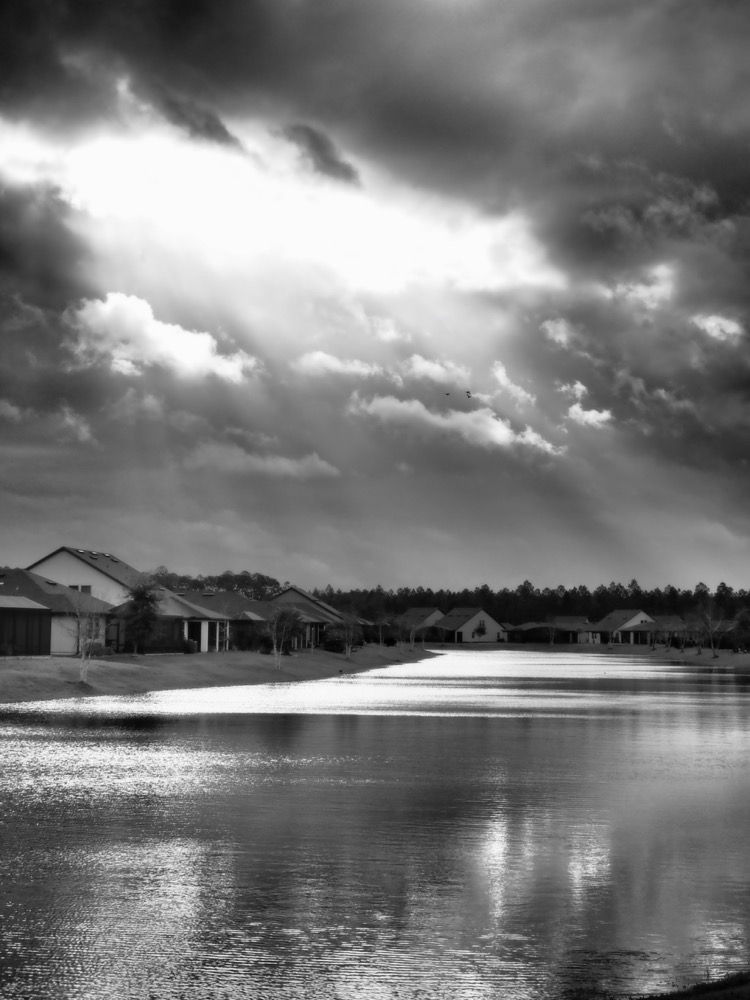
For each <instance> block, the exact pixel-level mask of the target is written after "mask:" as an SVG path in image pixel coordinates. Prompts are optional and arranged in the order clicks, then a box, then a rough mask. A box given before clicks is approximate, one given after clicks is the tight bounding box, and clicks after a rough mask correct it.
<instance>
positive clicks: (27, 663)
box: [0, 643, 750, 705]
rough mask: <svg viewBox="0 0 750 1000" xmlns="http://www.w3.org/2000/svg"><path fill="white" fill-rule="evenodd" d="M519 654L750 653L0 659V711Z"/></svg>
mask: <svg viewBox="0 0 750 1000" xmlns="http://www.w3.org/2000/svg"><path fill="white" fill-rule="evenodd" d="M452 650H455V651H457V652H458V651H461V650H463V651H466V652H477V651H481V652H484V651H486V652H497V651H507V652H519V653H552V654H553V655H554V654H558V655H560V654H567V655H568V656H570V655H571V654H573V655H576V656H578V655H580V656H584V657H585V656H592V655H597V654H598V655H600V656H604V657H606V656H616V657H625V658H630V657H633V658H638V659H640V660H646V661H649V662H651V663H653V665H654V666H665V667H675V666H685V667H688V668H693V669H698V670H701V671H714V670H718V671H721V672H727V673H730V672H731V673H738V674H743V675H744V674H748V675H750V653H733V652H732V651H731V650H721V651H720V652H719V655H718V656H716V657H714V656H713V655H712V653H711V651H710V649H709V650H706V649H703V651H702V652H701V653H697V652H696V651H695V650H694V649H688V650H675V649H669V650H667V649H665V648H664V647H663V646H659V647H657V648H656V649H655V650H651V649H650V647H648V646H631V645H629V644H627V645H626V644H623V645H615V646H606V645H603V644H602V645H594V644H588V643H586V644H570V645H564V644H554V645H549V644H548V643H482V644H479V643H466V644H464V645H458V646H454V645H452V644H448V645H445V646H437V645H435V644H430V645H429V646H425V647H423V646H421V645H415V646H414V647H410V646H408V645H406V644H402V645H397V646H379V645H375V644H371V645H367V646H363V647H360V648H359V649H356V650H355V651H354V652H352V655H351V658H350V659H348V660H347V659H346V657H345V656H344V654H343V653H328V652H326V651H325V650H323V649H315V650H300V651H299V652H297V653H293V654H292V655H291V656H282V657H281V667H280V669H278V670H277V669H276V665H275V662H274V658H273V656H272V655H270V654H263V653H258V652H254V653H253V652H230V653H193V654H185V653H163V654H159V653H154V654H146V655H138V656H134V655H132V654H120V655H117V656H112V657H106V658H102V659H97V660H91V662H90V665H89V671H88V681H87V683H86V684H82V683H81V682H80V680H79V675H80V660H79V659H78V658H77V657H74V656H48V657H2V658H0V705H2V704H6V705H7V704H19V703H24V702H32V701H33V702H38V701H57V700H59V699H62V698H95V697H97V696H102V695H106V696H116V695H123V696H136V695H142V694H148V693H149V692H151V691H174V690H178V689H181V688H203V687H230V686H234V685H245V684H280V683H296V682H300V683H302V682H305V681H312V680H323V679H326V678H331V677H337V676H338V675H339V674H357V673H362V672H364V671H366V670H373V669H376V668H378V667H387V666H393V665H396V664H399V663H418V662H420V661H423V660H429V659H433V658H434V657H436V656H439V655H440V654H441V653H442V652H449V651H452Z"/></svg>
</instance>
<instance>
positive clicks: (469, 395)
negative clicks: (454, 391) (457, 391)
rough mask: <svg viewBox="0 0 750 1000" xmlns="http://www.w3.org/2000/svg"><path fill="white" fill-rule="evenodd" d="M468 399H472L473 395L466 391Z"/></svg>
mask: <svg viewBox="0 0 750 1000" xmlns="http://www.w3.org/2000/svg"><path fill="white" fill-rule="evenodd" d="M466 398H467V399H471V393H470V392H469V390H468V389H467V390H466Z"/></svg>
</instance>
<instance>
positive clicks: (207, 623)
mask: <svg viewBox="0 0 750 1000" xmlns="http://www.w3.org/2000/svg"><path fill="white" fill-rule="evenodd" d="M157 592H158V594H159V609H158V619H157V622H156V625H155V627H154V630H153V632H152V635H151V636H150V638H149V640H148V642H147V643H146V652H148V653H157V652H158V653H168V652H177V651H182V650H183V649H184V648H185V645H186V643H187V642H188V641H189V640H192V641H193V642H194V643H195V648H196V649H197V651H198V652H201V653H208V652H215V651H218V650H224V649H227V640H228V619H227V617H226V616H225V615H224V614H222V613H221V611H220V610H216V611H214V610H212V609H210V608H206V607H203V606H201V605H198V604H194V603H193V602H192V601H188V600H186V599H185V598H184V597H181V596H179V595H178V594H173V593H172V591H171V590H167V589H166V588H165V587H159V588H157ZM130 606H131V602H130V601H124V602H123V603H122V604H119V605H118V606H117V607H115V608H113V609H112V622H111V624H110V626H109V628H108V630H107V643H108V644H109V645H111V646H113V647H114V648H115V649H116V650H117V651H118V652H124V651H125V650H126V648H127V646H128V643H129V639H128V634H127V619H128V610H129V608H130Z"/></svg>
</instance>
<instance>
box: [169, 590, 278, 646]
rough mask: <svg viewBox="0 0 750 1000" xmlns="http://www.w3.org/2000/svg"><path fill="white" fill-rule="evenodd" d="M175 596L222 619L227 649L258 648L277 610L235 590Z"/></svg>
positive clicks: (197, 591)
mask: <svg viewBox="0 0 750 1000" xmlns="http://www.w3.org/2000/svg"><path fill="white" fill-rule="evenodd" d="M176 596H177V597H180V598H183V599H184V600H186V601H188V602H189V603H190V604H193V605H197V606H199V607H203V608H207V609H209V610H210V611H215V612H218V613H219V614H220V615H221V616H222V618H223V620H224V621H225V622H226V639H225V648H227V649H232V648H234V649H255V648H257V646H258V643H259V640H260V637H261V635H262V633H263V632H264V631H265V628H266V623H267V622H268V621H270V620H271V618H272V617H273V613H274V610H275V609H276V607H277V606H276V605H274V604H272V603H271V602H270V601H254V600H253V599H252V598H250V597H245V595H244V594H242V593H240V591H238V590H189V591H185V592H184V593H183V592H182V591H180V592H179V593H178V594H177V595H176Z"/></svg>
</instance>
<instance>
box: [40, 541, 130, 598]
mask: <svg viewBox="0 0 750 1000" xmlns="http://www.w3.org/2000/svg"><path fill="white" fill-rule="evenodd" d="M58 552H67V553H68V555H71V556H75V558H76V559H80V560H81V562H83V563H86V565H87V566H93V567H94V568H95V569H98V570H99V572H100V573H103V574H104V576H108V577H109V578H110V579H112V580H114V581H115V582H117V583H120V584H122V586H123V587H127V588H128V589H130V587H135V586H136V584H138V583H140V582H141V580H142V579H143V576H144V574H143V573H141V572H140V571H139V570H137V569H134V568H133V567H132V566H129V565H128V564H127V563H126V562H123V561H122V559H120V558H119V557H118V556H113V555H112V553H111V552H97V550H96V549H75V548H71V547H70V546H69V545H61V546H60V548H59V549H55V551H54V552H50V553H49V555H46V556H44V557H43V558H42V559H37V561H36V562H34V563H32V564H31V565H30V566H27V567H26V568H27V569H30V570H33V569H34V567H35V566H38V565H39V564H40V563H43V562H46V561H47V560H48V559H51V558H52V556H56V555H57V554H58Z"/></svg>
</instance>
